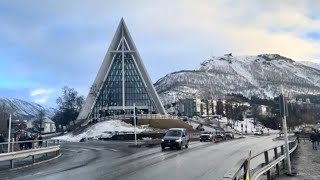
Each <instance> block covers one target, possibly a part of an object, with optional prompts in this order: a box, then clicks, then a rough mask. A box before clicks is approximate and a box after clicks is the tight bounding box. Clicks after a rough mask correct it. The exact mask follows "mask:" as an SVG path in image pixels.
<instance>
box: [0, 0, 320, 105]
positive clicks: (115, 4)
mask: <svg viewBox="0 0 320 180" xmlns="http://www.w3.org/2000/svg"><path fill="white" fill-rule="evenodd" d="M317 7H320V3H319V1H299V0H293V1H286V0H283V1H276V0H270V1H254V0H240V1H231V0H226V1H212V0H207V1H206V0H203V1H191V0H190V1H189V0H177V1H172V0H161V1H152V2H151V1H148V0H136V1H124V0H117V1H104V0H93V1H84V0H68V1H64V0H56V1H35V0H26V1H18V0H2V1H0V22H1V23H0V96H5V97H14V98H20V99H24V100H29V101H33V102H37V103H40V104H44V105H48V106H54V105H55V99H56V98H57V96H58V95H60V90H61V87H62V86H64V85H68V86H70V87H74V88H75V89H77V90H78V91H79V92H80V94H83V95H85V96H86V95H87V92H88V90H89V87H90V86H91V84H92V82H93V80H94V78H95V76H96V73H97V71H98V69H99V66H100V65H101V63H102V60H103V57H104V55H105V53H106V50H107V48H108V46H109V44H110V41H111V39H112V37H113V35H114V33H115V30H116V28H117V26H118V23H119V21H120V19H121V17H123V18H124V19H125V21H126V24H127V26H128V28H129V31H130V33H131V35H132V37H133V40H134V41H135V43H136V46H137V48H138V50H139V52H140V55H141V56H142V59H143V61H144V63H145V65H146V67H147V70H148V72H149V74H150V76H151V79H152V81H153V82H155V81H156V80H158V79H159V78H161V77H162V76H164V75H166V74H167V73H170V72H172V71H177V70H181V69H192V68H196V67H197V66H198V65H199V64H200V63H201V62H202V61H204V60H206V59H208V58H210V57H211V56H212V55H214V56H220V55H223V54H225V53H229V52H232V53H233V54H234V55H257V54H262V53H278V54H281V55H284V56H287V57H290V58H293V59H295V60H301V61H307V60H308V61H315V62H317V57H319V49H320V43H319V41H320V34H319V32H320V16H319V15H320V11H319V9H317Z"/></svg>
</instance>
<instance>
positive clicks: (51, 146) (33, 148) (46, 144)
mask: <svg viewBox="0 0 320 180" xmlns="http://www.w3.org/2000/svg"><path fill="white" fill-rule="evenodd" d="M8 146H9V148H8ZM0 148H1V149H2V150H7V148H8V150H9V152H6V153H1V154H0V162H2V161H10V165H11V168H14V160H16V159H21V158H26V157H30V156H31V157H32V163H35V156H36V155H39V154H46V156H48V153H52V152H53V153H55V155H59V154H60V141H59V140H32V141H16V142H15V141H13V142H10V143H8V142H6V143H0ZM1 149H0V150H1Z"/></svg>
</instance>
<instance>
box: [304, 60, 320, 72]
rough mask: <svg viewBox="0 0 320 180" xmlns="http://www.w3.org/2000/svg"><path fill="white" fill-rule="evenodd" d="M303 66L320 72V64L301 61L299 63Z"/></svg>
mask: <svg viewBox="0 0 320 180" xmlns="http://www.w3.org/2000/svg"><path fill="white" fill-rule="evenodd" d="M300 63H301V64H303V65H306V66H309V67H312V68H315V69H319V70H320V63H316V62H310V61H301V62H300Z"/></svg>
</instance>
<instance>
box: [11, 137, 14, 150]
mask: <svg viewBox="0 0 320 180" xmlns="http://www.w3.org/2000/svg"><path fill="white" fill-rule="evenodd" d="M11 148H12V149H11V152H14V138H12V146H11Z"/></svg>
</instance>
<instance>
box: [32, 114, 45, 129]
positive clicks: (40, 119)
mask: <svg viewBox="0 0 320 180" xmlns="http://www.w3.org/2000/svg"><path fill="white" fill-rule="evenodd" d="M45 117H46V113H45V111H44V110H40V111H39V113H38V114H37V115H36V117H35V118H34V120H33V122H32V125H33V127H34V129H35V130H36V131H37V132H38V133H40V134H41V133H42V128H43V124H44V120H45Z"/></svg>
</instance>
